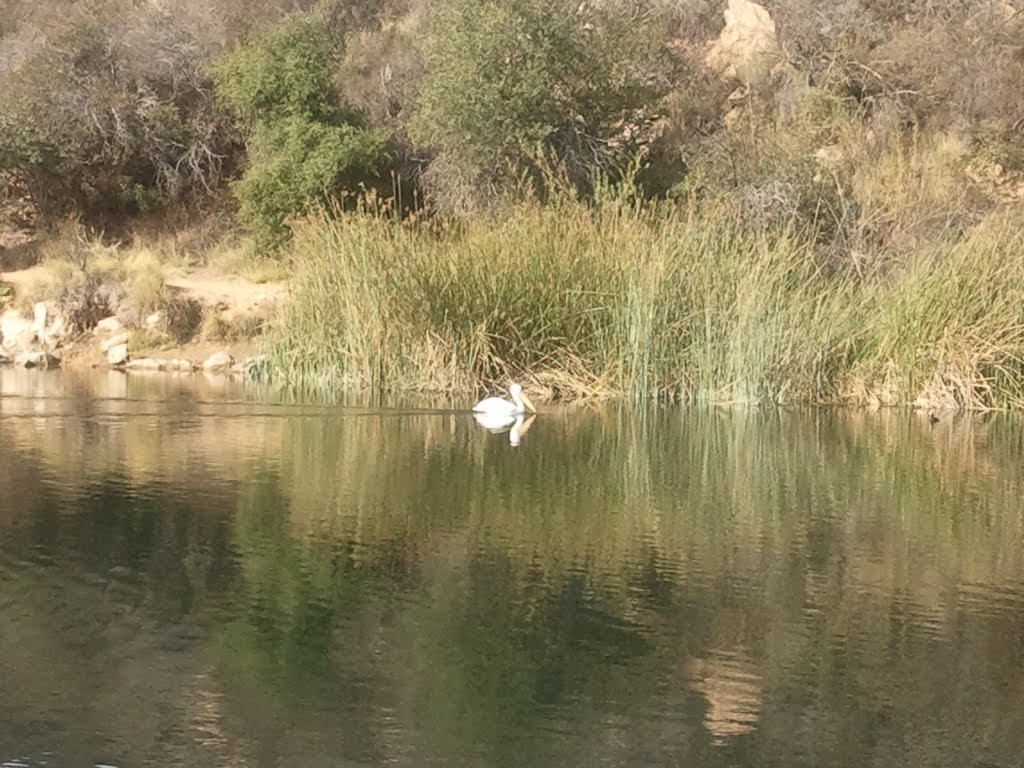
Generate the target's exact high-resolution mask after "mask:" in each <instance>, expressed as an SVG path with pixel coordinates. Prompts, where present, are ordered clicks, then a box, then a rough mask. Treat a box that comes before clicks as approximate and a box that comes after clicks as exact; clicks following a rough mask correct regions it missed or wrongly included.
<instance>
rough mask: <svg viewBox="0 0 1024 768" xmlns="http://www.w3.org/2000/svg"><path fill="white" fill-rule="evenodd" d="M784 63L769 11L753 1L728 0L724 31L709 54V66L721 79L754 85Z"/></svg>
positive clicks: (707, 59)
mask: <svg viewBox="0 0 1024 768" xmlns="http://www.w3.org/2000/svg"><path fill="white" fill-rule="evenodd" d="M784 61H785V59H784V57H783V55H782V47H781V46H780V45H779V37H778V32H777V30H776V28H775V20H774V19H773V18H772V15H771V14H770V13H769V12H768V9H767V8H765V7H764V6H763V5H758V4H757V3H755V2H753V1H752V0H729V4H728V6H727V7H726V9H725V28H724V29H723V30H722V34H721V35H719V36H718V39H717V40H716V41H715V42H714V43H712V45H711V48H710V50H709V51H708V54H707V58H706V62H707V64H708V66H709V67H711V69H713V70H715V71H716V72H718V73H719V74H720V75H721V76H722V77H727V78H735V79H737V80H739V81H740V82H742V83H744V84H745V85H754V84H757V83H759V82H763V81H764V79H765V78H766V77H768V76H769V75H770V74H771V72H772V70H773V69H774V68H775V67H776V66H779V65H780V64H784Z"/></svg>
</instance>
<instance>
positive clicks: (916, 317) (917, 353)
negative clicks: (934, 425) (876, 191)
mask: <svg viewBox="0 0 1024 768" xmlns="http://www.w3.org/2000/svg"><path fill="white" fill-rule="evenodd" d="M872 290H873V291H876V292H877V295H875V296H874V297H871V298H868V299H866V300H867V301H871V302H872V303H873V304H875V306H877V308H878V311H877V312H874V313H871V314H870V315H869V321H870V322H869V324H868V326H867V328H865V335H864V338H865V341H866V343H865V345H864V349H863V354H862V356H861V359H860V360H859V363H858V366H857V368H856V370H855V371H854V372H853V375H852V376H851V382H852V384H853V385H854V389H855V390H856V391H855V394H854V397H855V399H858V400H861V399H865V400H868V401H876V402H880V403H886V404H899V403H917V404H919V405H926V406H929V407H943V408H966V409H972V410H979V409H990V408H997V409H1004V408H1020V407H1024V234H1022V231H1021V228H1020V222H1019V216H1015V215H1013V214H1012V213H1009V212H1008V213H1000V214H995V215H993V216H990V217H989V218H988V219H986V220H985V221H983V222H982V223H981V224H980V225H979V226H977V227H975V228H974V229H973V230H971V231H970V232H969V233H968V234H967V235H966V236H965V237H963V238H962V239H959V240H957V241H955V242H953V243H951V244H947V245H944V246H940V247H932V248H927V249H924V250H922V251H920V252H918V253H915V254H913V255H912V257H911V258H909V259H908V260H907V263H906V265H905V266H903V267H902V268H901V269H900V270H899V271H898V272H897V273H895V274H894V275H891V276H890V277H889V278H888V279H886V280H884V281H882V282H881V283H880V284H878V285H873V286H868V287H867V288H865V291H864V293H865V294H867V293H868V292H869V291H872Z"/></svg>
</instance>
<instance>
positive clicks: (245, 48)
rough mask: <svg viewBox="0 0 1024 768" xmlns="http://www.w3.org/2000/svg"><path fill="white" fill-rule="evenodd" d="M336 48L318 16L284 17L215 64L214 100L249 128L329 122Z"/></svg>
mask: <svg viewBox="0 0 1024 768" xmlns="http://www.w3.org/2000/svg"><path fill="white" fill-rule="evenodd" d="M340 49H341V46H340V45H339V42H338V41H337V40H335V39H334V38H333V37H332V35H331V33H330V30H329V29H328V27H327V23H326V21H325V20H324V19H323V17H321V16H319V15H317V14H306V13H300V14H294V15H292V16H288V17H286V18H285V19H283V20H282V21H280V22H279V23H277V24H275V25H273V26H271V27H270V28H269V29H268V30H267V31H266V32H264V33H263V34H262V35H260V36H258V37H256V38H255V39H254V40H253V41H252V42H250V43H248V44H246V45H242V46H239V47H238V48H236V49H235V50H234V51H232V52H230V53H228V54H226V55H225V56H223V57H222V58H221V59H220V60H218V61H217V62H216V64H215V65H214V68H213V73H214V78H215V80H216V83H217V96H218V98H219V99H221V101H223V103H224V104H225V105H226V106H227V107H228V108H229V109H230V110H231V111H232V112H234V114H235V115H237V116H238V117H240V118H241V119H242V120H244V121H246V122H247V123H249V124H252V123H256V122H260V121H262V122H266V121H273V120H278V119H282V118H289V117H298V116H301V117H306V118H309V119H316V120H334V119H336V118H337V117H338V111H339V103H338V99H337V95H336V94H335V92H334V90H333V88H332V86H331V75H332V73H333V71H334V68H335V66H336V63H337V60H338V57H339V55H340Z"/></svg>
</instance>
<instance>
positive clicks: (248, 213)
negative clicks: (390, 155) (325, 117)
mask: <svg viewBox="0 0 1024 768" xmlns="http://www.w3.org/2000/svg"><path fill="white" fill-rule="evenodd" d="M386 146H387V135H386V134H384V133H383V132H381V131H374V130H367V129H363V128H357V127H355V126H352V125H331V124H328V123H323V122H318V121H316V120H312V119H310V118H308V117H304V116H292V117H288V118H284V119H282V120H279V121H276V122H271V123H266V124H261V125H259V126H258V127H257V128H256V130H255V132H254V133H253V135H252V137H251V138H250V140H249V169H248V170H247V171H246V174H245V176H244V177H243V178H242V179H241V180H240V181H239V182H238V183H237V184H236V185H235V192H236V194H237V195H238V199H239V202H240V211H239V212H240V215H241V217H242V220H243V221H244V222H245V223H247V224H248V225H249V226H250V227H251V228H252V231H253V232H254V234H255V235H256V240H257V244H258V245H261V246H262V245H266V246H274V245H279V244H280V243H281V242H282V241H283V240H284V239H286V238H287V233H288V230H287V227H286V219H287V217H288V216H291V215H293V214H298V213H302V212H303V211H305V210H307V209H308V208H309V206H311V205H316V204H326V203H328V202H329V201H330V200H332V199H334V198H336V197H337V196H338V194H339V193H340V192H341V191H342V190H343V189H344V188H346V187H349V188H352V187H355V186H356V185H358V184H359V183H360V182H361V181H363V180H365V179H367V178H370V177H371V176H372V175H373V174H374V173H375V172H376V171H377V170H378V168H379V165H380V163H381V159H382V157H383V156H384V149H385V147H386Z"/></svg>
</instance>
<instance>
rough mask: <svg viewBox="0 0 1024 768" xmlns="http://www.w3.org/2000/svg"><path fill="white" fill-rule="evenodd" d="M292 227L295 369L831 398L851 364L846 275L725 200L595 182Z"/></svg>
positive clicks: (424, 383) (631, 390)
mask: <svg viewBox="0 0 1024 768" xmlns="http://www.w3.org/2000/svg"><path fill="white" fill-rule="evenodd" d="M295 233H296V239H295V242H294V245H293V250H292V259H293V271H294V278H293V281H292V292H293V296H292V301H291V302H290V303H289V306H288V308H287V311H286V316H285V319H284V322H283V326H282V328H281V329H280V331H279V332H278V334H277V338H276V341H275V343H274V345H273V347H274V348H273V357H274V359H275V360H276V362H277V366H276V367H277V370H278V371H280V372H281V373H282V374H283V375H284V376H285V377H286V378H287V379H289V380H290V381H292V382H295V383H299V384H305V385H313V386H318V387H327V388H343V387H352V386H360V387H362V386H368V387H375V388H384V389H409V390H435V391H469V390H474V389H479V388H482V387H485V386H492V385H494V384H498V383H502V382H506V381H507V380H508V379H509V378H512V377H514V378H519V379H523V380H525V381H527V382H529V383H531V384H532V385H533V386H534V387H535V388H537V389H539V390H541V391H546V392H547V393H548V394H550V395H552V396H557V397H571V398H579V397H587V396H613V395H620V396H628V397H630V398H632V399H636V400H645V399H649V398H654V397H661V398H671V399H683V400H694V399H716V400H740V399H742V400H753V401H765V402H768V401H771V402H781V401H788V400H820V399H827V398H830V397H832V396H834V395H835V394H836V389H835V385H836V382H838V381H839V380H840V378H841V372H842V371H843V370H845V367H846V366H847V365H848V364H849V363H848V357H849V354H850V350H851V344H850V342H849V339H850V338H851V337H852V332H851V330H850V326H851V324H855V323H854V317H853V316H854V315H855V314H856V311H855V310H854V309H852V308H855V307H857V304H856V302H851V301H850V299H849V297H848V296H847V293H848V291H849V290H852V288H851V287H850V285H848V284H847V282H845V281H844V280H842V279H835V278H833V277H830V276H829V275H828V274H826V273H825V272H824V271H823V268H822V266H821V264H819V262H818V260H817V257H816V255H815V253H814V251H813V250H812V249H811V248H810V247H809V245H808V242H809V241H807V240H805V239H802V238H801V237H800V236H798V235H797V234H796V233H794V232H789V231H785V230H782V229H780V230H779V231H775V232H761V233H756V234H752V233H749V232H747V231H744V229H743V228H742V226H741V223H740V221H739V220H738V219H737V218H736V217H735V216H734V215H732V214H731V213H730V212H729V211H728V210H725V209H718V208H715V209H705V210H696V209H692V208H689V207H685V206H682V207H669V206H658V205H653V204H646V203H643V204H641V203H635V202H632V199H631V198H629V197H628V196H626V195H607V196H601V197H599V200H598V202H597V203H595V204H593V205H586V204H583V203H580V202H577V201H575V200H572V199H559V200H556V201H554V202H550V203H549V204H547V205H544V206H541V205H538V204H534V203H523V204H521V205H519V206H518V207H515V208H514V209H512V210H511V211H507V212H505V213H503V214H502V215H501V216H494V217H489V218H486V219H485V218H478V219H472V220H469V221H465V222H461V223H459V224H457V225H452V227H451V228H450V230H449V231H448V232H446V233H445V234H444V235H443V236H438V235H437V233H436V231H434V230H432V229H430V228H429V227H427V226H424V225H420V224H408V223H402V222H399V221H395V220H393V219H390V218H387V217H382V216H374V215H370V214H366V213H364V214H358V215H346V216H342V217H340V218H337V217H334V218H332V217H327V216H323V217H318V218H313V219H309V220H306V221H305V222H303V223H300V224H298V225H296V228H295Z"/></svg>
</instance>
